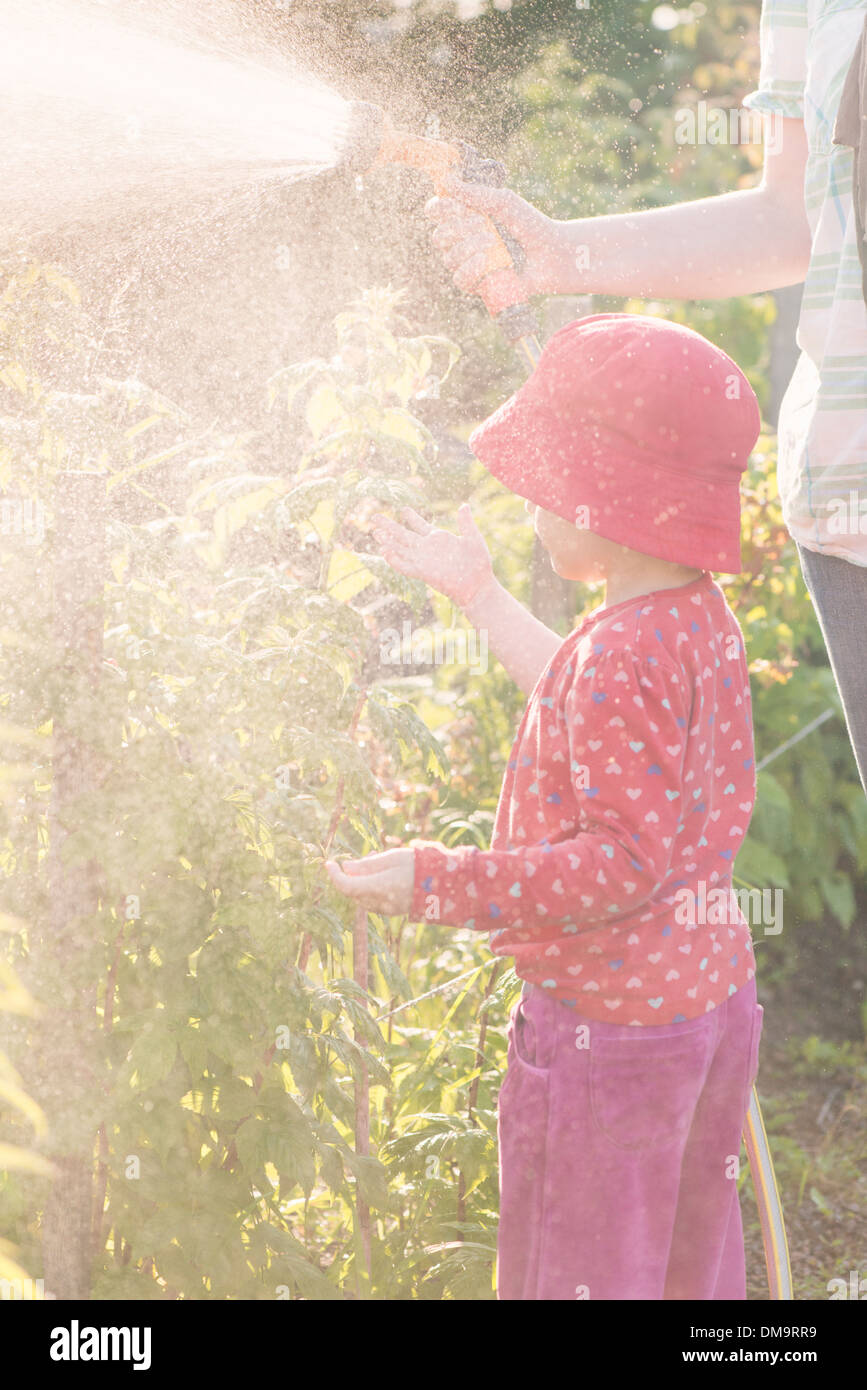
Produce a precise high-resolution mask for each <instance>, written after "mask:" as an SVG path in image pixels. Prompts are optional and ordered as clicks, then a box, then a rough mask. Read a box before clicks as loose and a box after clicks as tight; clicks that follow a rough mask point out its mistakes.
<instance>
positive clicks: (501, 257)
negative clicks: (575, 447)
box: [339, 101, 540, 367]
mask: <svg viewBox="0 0 867 1390" xmlns="http://www.w3.org/2000/svg"><path fill="white" fill-rule="evenodd" d="M383 164H403V165H405V166H407V167H408V168H411V169H418V170H420V171H421V172H422V173H424V174H427V176H428V178H429V179H430V180H431V183H432V184H433V187H434V191H435V192H436V193H443V192H445V191H446V189H447V183H448V180H449V179H450V178H455V177H457V178H460V179H463V180H464V182H465V183H480V184H487V185H488V187H490V188H502V187H503V186H504V185H505V183H506V170H505V168H504V166H503V165H502V164H501V163H500V162H499V161H498V160H496V159H485V158H483V157H482V155H480V154H479V152H478V150H475V149H474V148H473V147H472V145H467V144H465V143H464V142H463V141H460V140H456V141H454V142H448V141H445V140H431V139H428V138H427V137H424V136H419V135H409V134H406V133H405V132H404V131H398V130H395V129H394V127H393V126H392V125H391V123H390V122H389V120H388V118H387V116H386V115H385V113H384V112H383V111H381V110H380V108H379V107H378V106H374V105H373V104H372V103H371V102H367V101H355V102H353V103H352V104H351V106H350V110H349V116H348V121H347V128H346V135H345V137H344V140H343V148H342V151H341V156H340V160H339V165H340V167H341V168H342V169H344V170H346V171H348V172H350V173H357V174H363V173H366V172H367V171H368V170H369V169H373V168H376V167H378V166H380V165H383ZM491 230H492V233H493V235H492V238H491V249H490V251H489V253H488V262H489V266H488V269H487V270H486V273H485V276H484V278H483V280H482V281H481V283H480V285H479V287H478V290H477V293H478V295H479V297H480V299H481V300H482V301H483V303H484V305H485V307H486V308H487V310H488V312H489V313H490V315H491V317H492V318H494V319H496V321H497V324H498V325H499V327H500V328H501V329H502V332H503V334H504V336H505V337H506V339H507V341H508V342H510V343H511V344H512V346H513V347H515V348H516V349H517V350H519V351H521V352H522V353H523V354H524V356H525V357H526V358H527V360H528V362H529V364H530V366H531V367H533V366H535V365H536V362H537V361H538V359H539V353H540V348H539V325H538V322H537V320H536V315H535V313H534V312H533V310H532V309H531V308H530V307H529V305H528V304H527V296H526V291H525V289H524V287H523V286H522V284H521V282H520V280H519V279H518V274H517V272H518V271H520V270H521V269H522V268H523V265H524V259H525V258H524V252H523V250H522V248H521V247H520V246H519V245H518V243H517V242H516V241H514V240H513V239H512V238H511V237H510V236H509V235H508V233H507V232H504V231H502V230H501V229H500V228H499V227H497V226H496V224H495V223H494V222H491Z"/></svg>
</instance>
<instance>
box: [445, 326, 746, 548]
mask: <svg viewBox="0 0 867 1390" xmlns="http://www.w3.org/2000/svg"><path fill="white" fill-rule="evenodd" d="M760 426H761V417H760V414H759V406H758V401H757V400H756V396H755V392H754V391H753V389H752V387H751V386H750V383H749V382H748V380H747V378H746V377H745V376H744V374H743V372H742V371H741V369H740V367H738V366H737V364H736V363H735V362H733V361H732V359H731V358H730V357H728V356H727V354H726V353H724V352H723V351H722V349H721V348H718V347H715V346H714V344H713V343H710V342H708V340H707V339H706V338H703V337H702V336H701V334H700V333H696V332H694V330H693V329H691V328H686V327H684V326H683V325H682V324H678V323H670V322H668V321H667V320H666V319H657V318H651V317H649V316H647V315H644V314H591V315H590V316H589V317H587V318H583V319H577V320H576V321H575V322H574V323H570V324H567V326H566V327H565V328H561V329H560V331H559V332H558V333H555V334H554V336H553V337H552V338H551V339H550V341H549V342H548V343H547V345H546V347H545V350H544V352H543V353H542V356H541V359H540V361H539V364H538V366H537V367H536V369H535V371H534V372H533V375H532V376H531V377H530V379H529V380H528V381H527V382H525V384H524V385H523V386H522V387H521V388H520V390H518V391H516V392H515V394H514V395H513V396H512V397H511V398H510V399H509V400H508V401H506V402H505V404H504V405H502V406H500V408H499V410H496V411H495V412H494V414H493V415H491V416H489V418H488V419H487V420H485V421H483V423H482V424H481V425H479V427H478V429H476V430H475V431H474V432H473V434H472V435H471V436H470V448H471V449H472V450H473V452H474V453H475V454H476V456H477V458H479V459H480V460H481V461H482V463H483V464H485V466H486V467H487V468H488V469H489V470H490V472H491V473H493V474H494V476H495V477H496V478H499V479H500V481H501V482H503V483H505V485H506V487H508V488H510V489H511V491H512V492H515V493H517V494H518V496H519V497H524V498H526V499H527V500H528V501H529V502H533V503H534V504H535V505H536V506H539V507H542V508H543V509H544V510H545V511H549V512H553V513H554V514H555V515H556V516H560V517H563V518H564V519H565V520H566V521H569V522H571V523H572V524H573V525H575V526H579V527H583V528H585V529H587V530H590V531H594V532H595V533H596V534H597V535H600V536H605V537H606V538H607V539H608V540H612V541H616V542H618V543H619V544H621V545H626V546H629V548H630V549H632V550H638V551H641V552H643V553H644V554H646V555H653V556H656V557H657V558H658V559H661V560H670V561H672V562H673V563H675V564H681V565H690V566H693V567H695V568H697V569H705V570H717V571H723V572H724V573H732V574H734V573H738V572H739V571H740V569H741V550H740V475H741V473H742V472H743V471H744V469H745V468H746V466H747V462H748V460H749V456H750V453H751V451H752V449H753V446H754V445H755V442H756V439H757V438H758V434H759V429H760Z"/></svg>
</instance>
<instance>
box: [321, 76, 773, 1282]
mask: <svg viewBox="0 0 867 1390" xmlns="http://www.w3.org/2000/svg"><path fill="white" fill-rule="evenodd" d="M339 163H340V165H341V167H343V168H346V169H348V170H350V171H354V172H356V173H362V172H366V171H367V170H368V169H371V168H374V167H376V166H378V165H382V164H403V165H406V166H408V167H410V168H413V169H418V170H420V171H421V172H422V173H424V174H426V175H427V176H428V178H429V179H430V180H431V183H432V184H433V187H434V190H435V192H436V193H438V194H442V193H446V192H447V191H448V188H447V185H448V181H449V180H450V179H452V178H455V177H457V178H460V179H462V180H463V181H464V182H466V183H482V184H487V185H488V186H489V187H492V188H502V187H503V186H504V185H505V183H506V170H505V168H504V166H503V165H502V164H500V163H499V161H498V160H493V159H484V158H483V157H482V156H481V155H480V154H479V153H478V151H477V150H475V149H474V148H473V147H472V146H471V145H467V144H465V143H464V142H463V141H453V142H447V141H445V140H433V139H429V138H427V137H424V136H416V135H408V134H406V133H405V132H402V131H397V130H395V129H394V128H393V127H392V125H391V124H390V122H389V121H388V118H387V117H386V115H385V113H384V112H383V111H381V110H380V108H379V107H378V106H374V105H373V104H372V103H370V102H362V101H357V102H353V103H352V105H351V107H350V113H349V120H348V123H347V132H346V136H345V138H344V141H343V149H342V153H341V156H340V161H339ZM489 220H490V219H489ZM491 227H492V229H493V232H494V235H493V236H492V237H491V242H490V250H489V252H488V269H487V271H486V274H485V276H484V278H483V279H482V281H481V283H480V284H479V286H478V288H477V290H476V293H477V294H478V296H479V298H480V299H481V300H482V301H483V303H484V304H485V307H486V308H487V310H488V312H489V313H490V315H491V317H492V318H493V319H494V320H495V321H496V323H497V324H498V326H499V327H500V329H501V330H502V332H503V334H504V336H505V338H506V340H507V341H508V342H509V343H510V344H511V345H512V347H514V349H515V351H516V352H517V353H518V354H519V356H520V357H521V359H522V361H523V362H524V363H525V364H526V365H527V366H529V368H530V370H531V371H532V370H533V369H534V368H535V367H536V365H537V363H538V361H539V358H540V357H541V355H542V347H541V343H540V339H539V324H538V320H537V318H536V315H535V313H534V311H533V309H532V308H530V306H529V305H528V304H527V296H526V291H525V289H524V286H523V285H522V284H521V281H520V279H519V273H520V271H521V270H522V269H523V267H524V264H525V256H524V251H523V248H522V247H521V246H519V245H518V243H517V242H515V241H514V240H513V239H512V238H511V237H510V236H509V234H508V233H507V232H504V231H503V230H502V228H500V227H497V225H496V223H494V222H491ZM743 1138H744V1145H745V1148H746V1151H747V1157H748V1159H749V1164H750V1172H751V1174H752V1179H753V1187H754V1189H755V1194H756V1205H757V1207H758V1212H759V1221H760V1223H761V1229H762V1244H763V1246H764V1252H765V1264H766V1267H767V1274H768V1290H769V1292H770V1296H771V1299H772V1300H774V1301H777V1300H790V1299H791V1298H792V1296H793V1295H792V1271H791V1265H790V1262H789V1247H788V1242H787V1240H786V1226H785V1222H784V1220H783V1208H782V1203H781V1201H780V1193H779V1189H778V1187H777V1180H776V1175H775V1173H774V1164H773V1159H772V1158H771V1150H770V1146H769V1144H768V1136H767V1133H766V1131H765V1126H764V1121H763V1119H762V1112H761V1107H760V1105H759V1097H758V1092H757V1091H756V1088H755V1086H753V1087H752V1090H751V1092H750V1102H749V1107H748V1110H747V1116H746V1121H745V1124H744V1132H743Z"/></svg>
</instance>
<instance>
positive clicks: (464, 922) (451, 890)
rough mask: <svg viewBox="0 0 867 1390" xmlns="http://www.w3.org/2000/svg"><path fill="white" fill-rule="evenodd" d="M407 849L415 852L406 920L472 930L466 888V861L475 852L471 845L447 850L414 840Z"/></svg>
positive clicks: (469, 875) (470, 873) (468, 872)
mask: <svg viewBox="0 0 867 1390" xmlns="http://www.w3.org/2000/svg"><path fill="white" fill-rule="evenodd" d="M410 845H411V848H412V849H413V850H414V852H415V857H414V877H413V892H412V903H411V904H410V913H409V915H410V917H411V918H412V919H413V920H414V921H428V922H439V923H440V924H441V925H446V926H459V927H461V926H475V921H474V920H473V912H472V904H471V902H470V901H469V899H468V898H467V894H466V888H467V883H468V881H469V882H472V879H473V871H472V867H471V863H470V861H471V860H472V859H473V858H474V856H475V855H477V854H478V852H479V851H478V850H477V849H476V848H475V847H474V846H472V845H462V846H458V847H455V848H454V849H449V848H448V847H447V846H446V845H441V844H438V843H437V842H436V841H432V840H414V841H411V842H410ZM449 863H451V864H452V865H453V867H452V868H451V869H449V868H448V867H447V864H449Z"/></svg>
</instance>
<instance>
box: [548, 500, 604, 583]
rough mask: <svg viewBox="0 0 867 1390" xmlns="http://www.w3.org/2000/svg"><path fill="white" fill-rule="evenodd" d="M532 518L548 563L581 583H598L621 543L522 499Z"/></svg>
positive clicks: (563, 574) (556, 571) (565, 577)
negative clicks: (547, 556)
mask: <svg viewBox="0 0 867 1390" xmlns="http://www.w3.org/2000/svg"><path fill="white" fill-rule="evenodd" d="M524 506H525V507H526V509H527V511H528V513H529V515H530V516H531V517H532V518H533V528H534V530H535V532H536V535H537V536H538V537H539V540H540V541H541V542H542V545H543V546H544V547H545V549H546V550H547V552H548V554H549V556H550V558H551V567H552V569H553V570H554V572H555V573H556V574H559V575H561V576H562V578H563V579H575V580H580V581H581V583H583V584H598V583H601V582H602V581H603V580H604V579H605V578H606V576H607V575H608V571H609V568H610V565H611V561H612V559H613V558H614V555H615V553H621V554H622V553H623V552H624V551H625V547H624V546H622V545H616V544H615V543H614V542H613V541H609V540H606V538H605V537H604V536H597V535H596V533H595V532H594V531H588V530H587V529H586V528H582V527H579V526H573V525H572V524H571V523H570V522H568V521H564V520H563V518H562V517H561V516H555V515H554V513H553V512H546V511H545V510H544V508H542V507H536V506H534V505H533V503H532V502H525V503H524Z"/></svg>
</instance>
